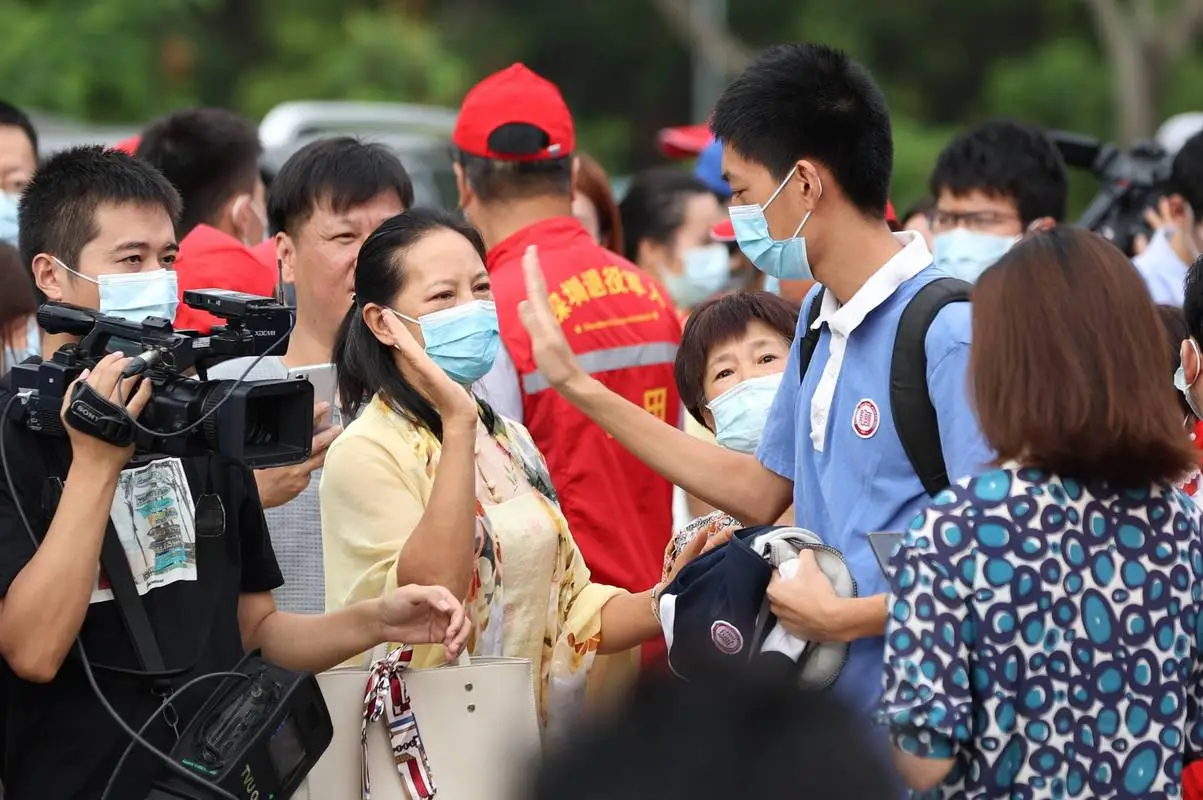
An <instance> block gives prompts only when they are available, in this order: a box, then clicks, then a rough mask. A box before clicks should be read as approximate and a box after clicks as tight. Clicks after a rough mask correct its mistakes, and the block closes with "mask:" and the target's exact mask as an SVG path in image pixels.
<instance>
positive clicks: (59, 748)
mask: <svg viewBox="0 0 1203 800" xmlns="http://www.w3.org/2000/svg"><path fill="white" fill-rule="evenodd" d="M179 212H180V199H179V196H178V194H177V193H176V191H175V190H174V189H173V188H172V187H171V185H170V184H169V183H168V182H167V180H166V179H165V178H164V177H163V176H162V175H161V174H160V173H159V172H157V171H156V170H155V169H154V168H153V167H151V166H150V165H148V164H146V163H145V162H142V161H139V160H137V159H134V158H132V157H130V156H129V155H127V154H124V153H121V152H118V151H115V150H104V149H102V148H99V147H82V148H75V149H71V150H67V151H64V152H62V153H59V154H57V155H55V156H53V157H51V158H50V159H48V160H47V161H46V163H45V164H44V166H43V167H42V168H41V169H40V170H39V171H38V172H37V173H36V174H35V176H34V178H33V180H32V182H31V183H30V185H29V187H28V189H27V190H26V192H25V193H24V195H23V197H22V201H21V208H20V242H21V254H22V261H23V263H25V264H29V265H31V268H32V272H33V280H34V283H35V284H36V286H37V289H38V292H39V294H40V295H41V297H42V299H46V300H51V301H62V302H66V303H71V304H73V305H77V306H81V307H85V308H91V309H99V310H100V311H101V312H102V313H104V314H109V315H114V316H121V317H124V318H125V319H127V320H135V321H141V320H142V319H143V318H145V317H146V316H163V317H166V318H168V319H170V318H171V317H172V314H173V312H174V311H175V304H176V287H175V280H174V272H173V271H172V263H173V261H174V259H175V255H176V252H177V251H178V246H177V244H176V236H175V227H174V226H175V221H176V219H177V218H178V216H179ZM71 342H72V339H71V337H69V336H67V335H65V334H55V335H47V336H45V337H44V339H43V350H42V354H43V357H49V356H50V355H51V354H52V353H53V352H54V351H55V350H56V349H57V348H59V347H60V346H62V345H65V344H70V343H71ZM128 363H129V359H127V358H125V357H124V356H123V354H121V353H112V354H110V355H108V356H106V357H105V358H103V359H102V360H101V361H100V362H99V363H97V364H96V366H95V367H94V368H93V369H91V370H90V371H85V372H84V374H82V375H81V376H80V381H84V382H86V384H87V385H88V386H89V387H90V388H91V390H92V391H93V392H95V393H96V394H98V395H100V396H101V397H103V398H107V400H108V402H109V403H112V404H115V405H119V406H124V407H125V409H126V410H127V411H128V413H129V414H130V415H132V416H137V415H138V414H139V412H141V411H142V410H143V409H144V408H145V407H146V406H147V403H148V402H149V401H150V399H151V391H152V389H151V384H150V383H149V382H148V381H146V382H142V383H141V385H138V383H137V379H136V378H135V379H127V380H123V379H122V377H121V372H122V369H123V368H124V367H125V366H126V365H127V364H128ZM8 380H10V379H6V382H5V383H4V384H2V385H0V403H9V401H10V400H11V399H12V397H13V394H12V385H11V383H9V382H7V381H8ZM66 396H67V397H68V398H69V397H70V396H71V393H70V391H68V392H67V393H66ZM8 407H9V408H11V405H10V406H8ZM0 435H2V436H3V440H2V441H3V447H4V450H5V453H6V454H7V460H8V469H6V470H5V475H4V477H3V480H0V597H2V599H0V655H2V656H3V659H4V661H5V662H6V664H7V665H8V667H9V668H11V671H12V672H13V673H14V677H13V679H11V680H10V681H9V685H8V687H7V691H6V692H5V695H4V698H3V714H4V719H5V724H6V730H7V735H6V737H5V740H4V754H3V756H4V757H3V764H4V766H5V770H6V771H5V774H4V775H3V776H2V777H3V780H4V785H5V791H6V796H7V797H8V800H26V799H27V798H28V799H29V800H33V798H38V799H39V800H41V798H54V800H72V799H73V798H79V799H80V800H84V799H86V800H95V798H97V797H99V796H100V794H101V791H102V789H103V787H104V786H105V784H106V782H107V781H108V780H109V778H110V774H111V773H112V771H113V769H114V765H115V763H116V762H117V759H118V756H119V755H120V754H121V752H122V750H124V748H125V747H126V745H127V744H128V742H129V739H128V738H127V737H126V736H125V735H124V734H123V733H122V731H121V729H120V728H119V726H118V724H117V723H116V722H115V721H114V719H113V718H112V717H111V716H110V714H111V713H113V712H114V711H115V713H116V714H118V715H120V716H121V717H122V718H123V719H124V720H125V721H126V723H127V724H128V725H130V726H132V727H134V728H135V729H136V728H138V727H139V726H141V725H142V723H143V722H144V721H145V720H147V719H148V718H149V716H150V715H151V713H152V712H153V711H154V710H155V709H156V708H157V707H158V706H159V704H160V702H162V700H163V697H164V696H166V695H168V694H170V693H171V692H172V691H174V689H175V688H177V687H179V686H181V685H182V684H183V683H185V682H187V681H188V680H190V679H191V678H193V677H195V676H198V675H204V674H208V673H212V672H215V671H222V670H229V669H231V668H233V667H234V666H235V665H236V664H237V663H238V661H239V660H240V659H241V657H242V655H243V653H244V651H246V650H251V649H261V650H262V652H263V655H264V657H265V658H267V659H269V660H270V661H272V662H274V663H276V664H279V665H281V666H283V667H285V668H287V669H292V670H307V671H319V670H323V669H326V668H329V667H331V666H333V665H335V664H337V663H339V662H341V661H343V660H345V659H346V658H348V657H350V656H352V655H353V654H355V653H359V652H362V651H364V650H365V649H366V648H370V647H372V646H374V645H375V644H376V643H378V642H381V641H386V640H387V641H407V642H419V641H432V640H433V641H443V642H444V643H445V644H446V645H447V647H448V650H449V651H450V652H451V653H452V654H454V653H455V652H457V651H458V649H459V648H460V647H461V646H462V639H463V638H464V636H465V632H466V629H465V628H464V625H463V613H462V609H461V607H460V606H459V604H458V602H457V601H456V600H455V599H454V597H452V595H451V594H450V593H449V592H447V591H446V590H445V589H442V588H438V587H415V586H409V587H404V588H402V589H399V590H398V591H397V592H395V593H392V594H389V595H386V596H384V597H382V598H380V599H377V600H372V601H367V602H365V603H362V604H359V605H357V606H353V607H351V608H348V609H346V610H345V611H344V612H341V613H339V614H331V615H325V616H301V615H294V614H286V613H283V612H278V611H277V610H276V607H275V604H274V602H273V600H272V595H271V590H273V589H275V588H276V587H277V586H279V585H280V583H281V579H280V571H279V568H278V566H277V564H276V559H275V555H274V553H273V552H272V547H271V542H270V539H269V538H268V535H267V529H266V525H265V523H264V520H263V512H262V509H261V507H260V503H259V497H258V493H257V491H256V488H255V482H254V480H253V478H252V477H251V474H250V472H249V471H248V470H246V469H245V468H242V467H239V466H236V465H233V464H231V463H230V462H229V461H226V460H221V459H218V458H217V457H216V456H206V457H197V458H185V459H176V458H159V459H157V460H154V459H152V458H150V457H147V456H146V455H143V454H135V452H134V450H133V448H132V447H129V448H123V447H116V446H113V445H111V444H108V443H107V442H104V441H101V440H100V439H97V438H92V437H90V436H88V435H86V434H84V433H82V432H80V431H78V430H74V429H72V428H71V427H69V426H68V427H67V437H66V438H58V437H54V436H51V435H46V434H42V433H34V432H32V431H30V430H29V429H28V428H27V427H26V426H25V425H23V424H22V423H21V422H18V421H17V420H16V419H14V418H12V417H8V416H6V417H5V419H3V420H0ZM54 478H65V482H64V483H63V485H62V488H61V496H60V497H59V498H58V500H57V503H55V502H54V500H53V492H52V491H48V486H51V485H53V483H52V482H53V479H54ZM215 499H216V500H218V501H220V507H221V510H222V513H221V514H212V513H206V514H204V515H203V517H202V515H199V514H195V512H194V511H193V509H194V507H195V508H204V509H205V510H206V511H208V510H210V509H212V508H213V506H214V500H215ZM100 509H105V510H106V513H97V511H98V510H100ZM108 509H112V513H111V514H110V513H108V512H107V510H108ZM22 515H24V517H25V518H27V519H28V520H29V525H30V527H32V529H33V530H32V532H30V531H28V530H27V528H26V525H25V522H24V521H23V517H22ZM214 517H216V520H217V522H216V523H215V522H214ZM110 526H111V527H112V528H113V529H115V531H116V533H117V536H118V538H119V540H120V542H121V544H122V545H123V546H124V550H125V555H126V557H127V558H128V559H129V561H130V566H131V572H132V573H133V578H134V583H135V584H136V588H137V590H138V594H139V595H141V602H142V604H143V606H144V607H145V611H146V615H147V617H148V618H149V620H150V624H151V628H152V630H153V633H154V637H155V639H156V640H157V642H158V645H159V648H160V649H161V650H162V654H163V661H164V662H165V664H166V668H167V670H168V671H173V672H178V673H179V674H178V675H177V676H175V677H171V678H170V679H168V680H163V679H158V680H154V679H151V678H149V677H147V676H145V675H137V674H129V672H130V671H133V672H135V673H136V672H137V671H142V669H143V668H142V666H141V664H140V662H139V659H138V658H137V656H136V651H135V648H134V646H133V643H132V639H131V637H130V635H129V634H128V633H127V631H126V629H125V626H124V624H123V617H122V614H121V612H120V609H119V608H117V603H115V602H114V601H113V599H112V596H113V593H112V590H111V588H110V582H109V580H108V576H107V575H105V574H104V573H103V572H102V571H101V570H100V569H98V564H99V560H100V553H101V548H102V543H103V542H104V540H105V538H106V535H109V536H111V535H112V533H111V532H110V533H108V534H106V529H107V528H108V527H110ZM198 528H199V529H201V530H202V531H205V532H213V533H220V535H221V541H222V545H221V546H220V547H219V548H218V550H219V552H220V555H218V556H217V560H216V561H215V562H214V561H209V562H206V561H205V560H204V559H205V558H206V557H207V556H208V554H209V553H210V552H212V551H210V550H209V548H207V547H204V548H203V550H204V555H203V556H202V558H201V563H200V564H198V563H197V549H198V548H197V542H198V537H197V529H198ZM31 533H32V535H33V536H35V537H36V538H37V539H38V540H39V542H40V544H39V545H38V546H37V547H36V548H35V546H34V543H33V541H32V540H31ZM210 565H212V566H213V567H214V568H213V569H212V570H210V568H209V567H210ZM207 598H208V599H207ZM77 636H78V637H79V640H80V642H81V644H82V645H83V651H86V653H87V657H88V659H89V661H88V662H87V664H89V665H91V671H92V673H94V675H95V681H96V682H97V686H98V689H97V688H96V687H93V686H92V685H91V683H90V681H91V680H92V678H91V677H90V676H89V675H88V672H87V670H86V669H85V663H84V662H82V661H81V659H80V655H81V653H82V652H83V651H81V649H80V648H75V649H73V648H72V643H73V641H74V640H75V639H76V637H77ZM123 670H124V671H125V672H124V673H123V672H122V671H123ZM216 684H217V682H216V681H214V682H212V683H210V684H201V685H200V686H199V687H198V688H197V689H195V690H190V691H188V692H187V693H184V694H182V695H179V696H177V697H176V698H174V699H173V700H172V705H171V708H170V709H169V712H168V713H165V714H163V715H161V717H160V718H159V719H157V720H156V721H155V722H154V724H153V725H151V726H150V727H149V728H147V731H146V732H145V734H144V738H146V739H147V740H148V741H149V742H150V743H152V744H153V745H154V746H155V747H156V748H158V749H159V750H161V751H169V750H170V749H171V748H172V746H173V743H174V742H175V740H176V738H177V737H178V731H181V730H184V728H185V727H186V726H187V725H188V723H189V722H190V721H191V718H192V716H193V715H194V714H195V712H196V710H197V709H198V708H199V707H200V705H201V704H202V703H203V702H204V700H205V699H206V697H207V695H208V694H209V693H211V692H212V691H213V690H214V689H216V688H217V686H216ZM100 692H102V693H103V695H104V697H105V698H106V700H107V703H108V704H110V705H111V707H112V709H108V710H106V709H105V708H104V703H102V702H101V699H100V697H99V693H100ZM162 769H163V765H162V763H161V762H160V761H159V760H157V759H156V758H155V757H154V756H153V755H152V754H151V753H149V752H148V751H147V750H145V749H144V748H142V747H135V748H134V749H133V751H132V756H131V757H130V758H129V759H128V761H127V762H126V764H125V766H124V767H123V768H122V770H121V773H120V775H119V776H118V779H117V783H116V785H115V787H114V789H113V791H112V792H111V794H110V796H111V797H113V798H119V799H120V800H141V798H145V797H146V796H147V794H148V792H149V790H150V787H151V784H152V783H153V781H154V780H155V779H156V777H157V776H158V774H159V773H160V771H161V770H162Z"/></svg>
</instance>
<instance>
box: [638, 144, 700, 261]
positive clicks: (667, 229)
mask: <svg viewBox="0 0 1203 800" xmlns="http://www.w3.org/2000/svg"><path fill="white" fill-rule="evenodd" d="M706 194H713V192H711V191H710V187H708V186H707V185H706V184H704V183H702V182H701V181H700V180H698V179H697V178H695V177H693V176H692V175H690V174H689V173H688V172H682V171H681V170H679V169H676V168H674V167H652V168H651V169H646V170H644V171H642V172H640V173H637V174H636V175H635V176H634V178H632V179H631V185H630V188H628V189H627V194H626V197H624V198H622V202H621V203H619V204H618V212H619V215H620V216H621V218H622V249H623V255H624V256H626V257H627V258H628V259H629V260H631V261H634V260H635V258H636V256H637V255H638V253H639V243H640V242H641V241H643V240H644V239H648V240H651V241H653V242H656V243H659V244H667V243H668V242H669V241H671V239H672V237H673V234H674V233H676V231H677V229H678V228H680V227H681V224H682V223H683V222H684V221H685V201H686V200H687V199H688V198H689V197H692V196H694V195H706Z"/></svg>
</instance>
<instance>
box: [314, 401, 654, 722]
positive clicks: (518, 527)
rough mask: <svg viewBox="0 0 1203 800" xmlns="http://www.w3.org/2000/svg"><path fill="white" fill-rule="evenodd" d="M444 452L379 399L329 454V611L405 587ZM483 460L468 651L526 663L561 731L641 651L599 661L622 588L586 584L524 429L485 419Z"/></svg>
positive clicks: (480, 444) (622, 679) (430, 653)
mask: <svg viewBox="0 0 1203 800" xmlns="http://www.w3.org/2000/svg"><path fill="white" fill-rule="evenodd" d="M441 453H442V445H441V443H440V442H439V441H438V440H437V439H436V438H435V437H434V436H433V434H431V433H430V432H429V431H428V430H426V429H425V428H424V427H421V426H418V425H416V424H414V422H413V421H411V420H409V419H408V418H406V417H404V416H402V415H401V414H398V413H396V412H394V411H393V410H392V409H391V408H390V407H389V406H388V404H387V403H386V402H385V401H384V400H382V399H381V398H379V397H377V398H376V399H374V400H373V401H372V402H371V403H370V404H369V405H368V407H367V408H366V409H365V410H364V412H363V413H362V414H361V415H360V416H359V418H358V419H356V420H355V421H354V422H352V423H351V424H350V425H349V426H348V427H347V429H346V430H345V431H344V432H343V434H342V435H341V436H340V437H339V438H338V439H337V440H336V441H335V442H334V444H333V445H332V446H331V447H330V450H329V452H328V453H327V456H326V464H325V469H324V470H323V473H322V484H321V498H322V537H323V543H324V561H325V571H326V610H327V611H333V610H336V609H339V608H342V607H344V606H347V605H349V604H351V603H354V602H357V601H359V600H364V599H368V598H373V597H379V596H380V595H381V594H382V593H383V592H385V591H386V590H388V589H391V588H395V587H396V585H397V572H396V567H397V561H398V559H399V558H400V557H401V555H402V551H403V548H404V546H405V542H406V540H407V539H408V538H409V535H410V534H411V533H412V532H413V530H414V528H415V527H416V526H417V524H418V521H419V520H420V519H421V517H422V513H423V511H424V510H425V508H426V505H427V502H428V501H429V499H430V492H431V489H432V488H433V485H434V476H435V470H436V468H437V467H438V463H439V457H440V455H441ZM476 453H477V455H476V466H477V486H476V497H475V498H474V499H467V498H466V499H465V501H466V502H475V504H476V520H477V531H476V569H475V575H474V576H473V580H472V583H471V586H470V588H469V591H468V597H467V599H466V601H465V603H464V605H465V608H466V609H467V612H468V616H469V619H470V621H471V625H472V629H471V633H470V636H469V639H468V652H469V654H470V655H474V656H508V657H515V658H526V659H529V660H530V661H531V663H532V667H533V669H532V672H533V680H534V684H535V685H534V686H533V687H532V688H533V691H534V692H535V695H536V698H537V699H538V707H539V709H540V716H541V721H542V723H543V725H544V727H545V728H546V729H547V730H548V732H550V733H553V734H555V733H558V732H559V731H561V730H562V729H563V727H564V726H565V725H566V724H567V723H569V722H570V721H571V719H572V717H573V716H574V715H575V714H576V713H577V712H579V711H580V710H581V709H582V708H583V707H584V706H585V705H586V702H587V701H593V702H595V703H596V702H602V701H604V698H605V697H607V696H608V695H609V694H610V693H611V692H613V691H616V689H617V685H619V684H625V683H627V682H629V680H630V679H631V678H633V677H634V672H635V671H636V670H637V668H638V667H637V665H638V649H635V650H631V651H628V652H626V653H622V654H618V655H614V656H608V657H604V656H598V655H597V652H596V651H597V646H598V643H599V641H600V639H601V635H600V634H601V610H602V607H603V606H604V605H605V604H606V602H607V601H608V600H609V599H610V598H611V597H613V596H614V595H616V594H618V593H620V592H621V591H622V590H621V589H617V588H614V587H610V586H603V585H600V584H594V583H591V582H590V581H589V569H588V568H587V567H586V566H585V562H584V561H583V559H582V558H581V554H580V551H579V550H578V549H577V547H576V543H575V542H574V541H573V540H572V536H571V534H570V533H569V531H568V524H567V522H566V521H565V519H564V516H563V514H562V513H561V512H560V505H559V501H558V499H557V497H556V493H555V490H554V489H553V488H552V484H551V479H550V477H549V476H548V472H547V465H546V464H545V463H544V461H543V457H542V455H541V454H540V453H539V451H538V449H537V448H536V447H535V444H534V442H533V441H532V439H531V437H530V434H529V433H528V432H527V430H526V428H524V427H522V426H521V425H519V424H518V423H516V422H513V421H511V420H506V419H503V418H500V417H497V418H496V420H495V422H494V424H493V425H492V428H491V429H490V428H488V427H486V425H485V423H484V422H483V421H482V422H481V423H480V424H479V425H478V428H477V440H476ZM365 661H366V658H365V657H363V656H361V657H360V658H358V659H356V661H355V663H364V662H365ZM442 661H443V655H442V647H441V646H437V647H430V646H426V647H417V648H415V652H414V661H413V665H414V666H415V667H429V666H436V665H438V664H440V663H442Z"/></svg>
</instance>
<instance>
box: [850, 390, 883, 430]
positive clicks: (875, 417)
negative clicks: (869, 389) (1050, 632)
mask: <svg viewBox="0 0 1203 800" xmlns="http://www.w3.org/2000/svg"><path fill="white" fill-rule="evenodd" d="M880 424H881V412H879V411H878V410H877V403H874V402H873V401H872V400H867V399H866V400H861V401H860V402H859V403H857V404H856V410H855V411H853V412H852V430H854V431H856V435H857V436H859V437H860V438H862V439H868V438H869V437H870V436H872V435H873V434H875V433H877V428H878V426H879V425H880Z"/></svg>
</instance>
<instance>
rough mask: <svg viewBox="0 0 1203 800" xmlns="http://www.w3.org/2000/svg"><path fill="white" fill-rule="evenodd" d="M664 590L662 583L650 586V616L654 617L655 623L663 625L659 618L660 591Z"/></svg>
mask: <svg viewBox="0 0 1203 800" xmlns="http://www.w3.org/2000/svg"><path fill="white" fill-rule="evenodd" d="M663 591H664V584H663V583H657V584H656V585H655V586H653V587H652V616H653V617H655V618H656V624H657V625H663V624H664V623H663V622H662V621H661V620H660V593H661V592H663Z"/></svg>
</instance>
